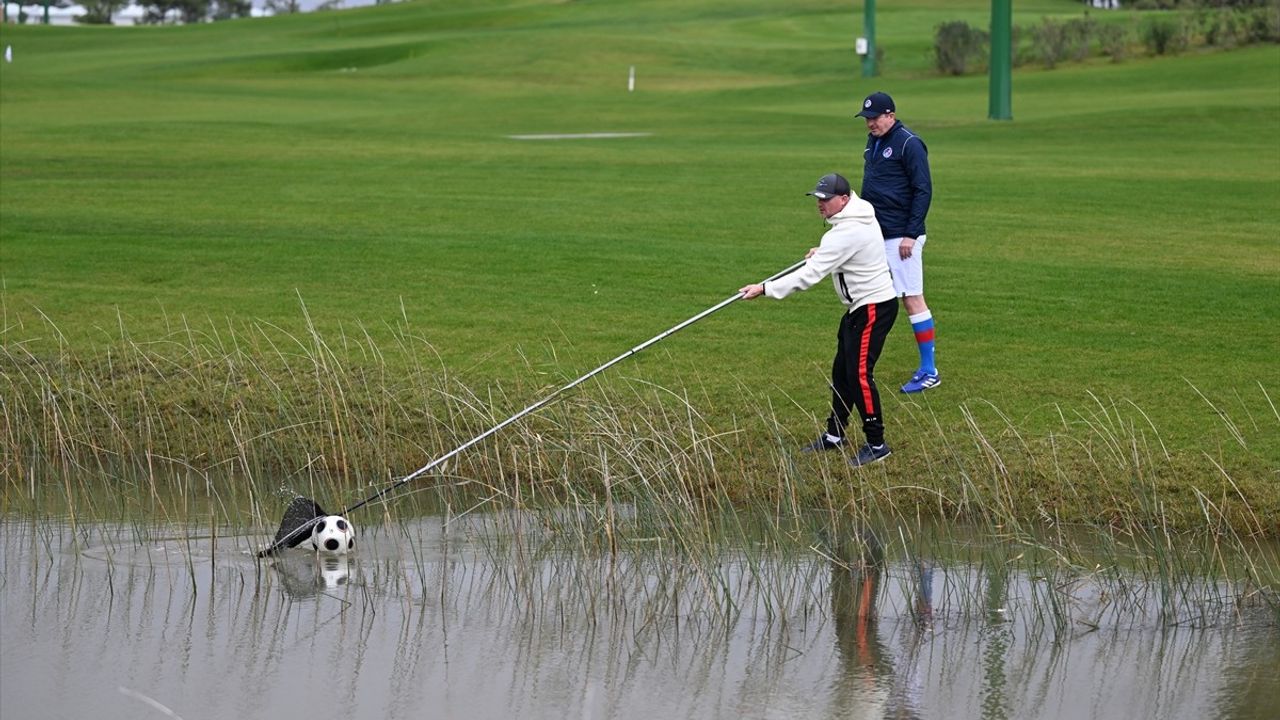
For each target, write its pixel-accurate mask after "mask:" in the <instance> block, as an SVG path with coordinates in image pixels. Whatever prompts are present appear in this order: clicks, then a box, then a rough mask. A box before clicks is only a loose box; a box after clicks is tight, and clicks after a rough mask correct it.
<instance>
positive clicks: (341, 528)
mask: <svg viewBox="0 0 1280 720" xmlns="http://www.w3.org/2000/svg"><path fill="white" fill-rule="evenodd" d="M311 547H313V548H315V549H316V551H317V552H322V553H326V554H329V555H346V554H347V553H349V552H351V551H352V550H354V549H355V547H356V529H355V528H354V527H352V526H351V523H349V522H347V519H346V518H344V517H342V516H341V515H329V516H327V517H322V518H320V520H319V521H317V522H316V524H315V526H314V527H312V528H311Z"/></svg>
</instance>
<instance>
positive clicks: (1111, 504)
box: [0, 319, 1280, 631]
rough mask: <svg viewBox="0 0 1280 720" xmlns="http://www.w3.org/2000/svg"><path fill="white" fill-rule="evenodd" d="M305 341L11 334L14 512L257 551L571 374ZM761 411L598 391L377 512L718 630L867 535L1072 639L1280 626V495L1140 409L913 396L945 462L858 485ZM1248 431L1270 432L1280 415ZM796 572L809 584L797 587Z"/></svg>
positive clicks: (378, 339)
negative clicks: (959, 567)
mask: <svg viewBox="0 0 1280 720" xmlns="http://www.w3.org/2000/svg"><path fill="white" fill-rule="evenodd" d="M306 326H307V328H308V331H307V332H306V333H304V334H300V335H298V334H291V333H289V332H287V331H285V330H284V329H282V328H279V327H275V326H271V325H267V324H247V325H235V324H231V323H227V324H222V325H219V324H216V323H213V322H206V323H203V324H200V325H196V324H193V323H191V322H189V321H187V320H185V319H180V320H176V321H175V322H174V324H173V326H172V328H171V332H169V333H168V334H167V335H166V336H164V337H162V338H159V339H152V340H143V339H138V338H134V337H132V336H131V335H130V334H129V332H128V329H127V327H126V326H125V324H124V323H123V322H121V323H120V324H119V326H118V327H117V328H115V329H114V331H113V333H112V335H111V340H110V342H109V343H107V344H106V345H105V347H104V349H101V350H95V351H93V352H86V351H85V350H83V349H81V348H74V347H71V346H70V345H69V343H67V342H66V340H65V339H64V338H63V337H62V335H61V334H60V333H59V332H58V329H57V327H56V325H54V324H53V323H52V322H49V321H47V320H46V321H45V324H44V326H43V327H42V328H38V329H37V328H25V327H24V328H14V327H8V328H6V329H5V331H4V335H3V340H4V342H3V344H2V345H0V383H3V385H2V387H0V451H2V453H0V454H2V455H3V461H2V462H3V484H2V485H0V502H2V506H0V507H2V510H3V512H4V513H5V514H16V515H24V516H30V517H34V518H41V517H57V518H65V519H66V520H67V521H68V522H70V523H71V524H72V526H73V527H74V526H75V525H76V524H77V523H82V522H86V521H100V520H125V521H128V522H131V523H134V526H135V527H136V528H138V530H137V533H138V534H139V536H143V535H146V534H148V533H149V532H151V531H152V530H160V529H164V528H170V527H172V526H174V525H179V526H181V525H186V526H190V525H204V526H207V527H208V528H209V529H210V530H209V532H210V534H212V535H215V536H217V535H223V536H227V535H230V536H246V535H251V534H253V533H261V534H263V536H264V538H265V536H266V535H267V534H269V533H270V532H272V531H273V530H274V527H275V524H276V522H277V520H278V517H279V515H278V513H279V512H280V510H281V508H283V506H284V504H285V502H286V501H287V500H288V499H289V498H290V497H292V496H293V495H295V494H303V495H307V496H309V497H313V498H315V499H317V500H318V501H319V502H320V503H321V504H322V505H325V506H326V507H328V508H330V509H331V511H335V510H337V509H339V508H341V507H343V506H346V505H348V504H351V503H353V502H355V501H356V500H359V499H362V498H363V497H365V496H367V495H369V494H371V493H372V492H373V491H374V490H376V489H380V488H381V487H384V486H385V484H386V483H388V482H391V481H394V480H396V479H398V478H399V477H402V476H404V475H405V474H407V473H408V472H409V471H411V470H412V469H413V468H415V467H420V466H422V465H424V464H425V463H426V462H427V461H428V460H430V459H432V458H435V457H438V456H440V455H443V454H445V453H446V452H448V451H449V450H451V449H453V448H455V447H457V446H458V445H461V444H463V443H464V442H466V441H467V440H469V439H471V438H473V437H475V436H476V435H479V434H480V433H482V432H483V431H485V430H487V429H488V428H490V427H493V426H494V425H496V424H497V423H498V422H500V421H502V420H503V419H505V418H506V417H507V416H508V415H509V414H511V413H513V412H514V410H515V409H519V408H521V407H524V406H526V405H527V404H528V402H530V401H531V399H538V398H541V397H543V396H545V395H546V394H547V393H548V392H549V391H550V390H551V389H554V388H555V387H559V386H560V385H561V384H563V382H562V379H561V378H553V379H551V381H550V382H547V380H546V379H545V378H543V377H541V376H540V375H539V373H538V372H537V371H536V370H535V369H534V368H526V369H524V371H523V372H512V373H511V377H510V378H509V379H508V380H506V381H504V382H488V383H484V382H483V381H475V380H474V379H469V378H465V377H463V376H460V375H458V374H456V373H455V372H453V371H452V370H451V369H450V368H449V367H447V366H445V365H444V364H443V363H440V362H439V361H438V360H436V355H435V353H434V352H433V350H432V348H431V345H430V343H428V342H427V341H426V340H424V339H423V338H422V337H421V336H420V335H418V334H416V333H415V332H414V331H413V329H412V328H411V327H409V325H408V323H407V322H404V323H402V324H400V325H398V326H395V327H386V328H378V329H377V330H376V331H372V330H370V329H366V328H355V329H353V330H351V331H344V332H341V333H339V334H338V336H337V337H331V338H327V337H322V336H321V335H320V333H318V332H316V331H315V330H314V328H313V327H312V326H311V325H310V323H309V322H308V323H307V324H306ZM19 330H20V331H21V332H19ZM19 336H21V337H24V338H33V339H27V340H17V339H15V338H17V337H19ZM566 375H568V373H566ZM567 379H569V378H568V377H565V378H563V380H567ZM1259 390H1260V391H1261V392H1262V393H1263V394H1264V395H1266V393H1267V389H1266V388H1265V387H1262V386H1259ZM752 392H753V391H752V390H750V389H748V388H742V393H744V394H747V395H750V394H751V393H752ZM1202 397H1203V396H1202ZM1205 402H1210V401H1209V400H1208V399H1207V398H1205ZM1268 402H1270V400H1269V396H1268ZM1210 404H1211V405H1212V403H1210ZM753 405H754V406H756V407H758V408H759V410H758V411H757V412H756V413H755V414H754V415H747V416H744V415H737V416H733V417H727V418H726V417H723V416H721V415H720V414H718V413H716V412H715V411H714V410H713V409H710V408H713V407H714V405H713V403H708V402H707V400H706V398H703V397H700V396H699V395H698V394H697V393H696V392H695V391H691V390H689V389H687V388H679V387H676V388H672V387H664V386H660V385H657V384H654V383H651V382H648V381H646V380H644V379H637V378H625V377H624V378H619V379H614V380H602V381H600V382H597V383H595V384H594V385H591V386H585V387H583V388H580V389H579V391H575V392H574V393H573V394H570V395H568V396H566V397H565V398H563V399H562V400H561V401H560V402H557V403H555V404H553V405H551V406H549V407H548V408H546V409H544V410H543V411H541V412H539V413H538V414H536V415H533V416H531V417H529V418H527V419H525V420H524V421H523V422H521V423H520V424H518V425H516V426H513V427H512V428H510V429H509V432H506V433H505V434H503V435H502V436H501V437H498V438H495V439H494V440H493V442H490V443H487V444H485V445H482V446H478V447H477V448H475V452H474V453H469V454H468V455H467V456H466V457H463V458H459V459H458V460H457V461H456V462H453V463H451V464H450V466H448V467H445V468H442V469H441V472H440V473H438V474H437V475H436V476H433V477H430V478H423V479H422V480H420V481H418V482H416V483H415V484H414V485H411V486H408V487H407V488H406V492H405V493H403V494H402V495H400V496H399V497H397V498H396V499H394V500H393V501H392V502H391V503H389V504H383V505H380V506H378V508H380V510H381V516H380V517H379V516H378V515H377V514H375V513H370V515H367V516H366V519H365V520H364V522H366V523H367V522H369V519H372V520H373V521H375V522H378V523H380V524H385V525H386V527H388V528H392V529H393V528H394V526H395V522H396V521H397V518H403V517H409V516H413V515H416V514H418V513H421V512H424V511H426V510H427V509H428V508H430V509H432V510H433V511H440V512H443V513H444V514H445V515H446V517H449V518H454V519H456V518H465V517H467V516H468V515H470V514H474V513H477V512H484V513H490V512H493V513H499V517H509V518H511V523H512V525H511V526H510V527H509V528H508V530H509V531H508V532H503V533H500V534H499V535H498V537H501V538H502V540H501V541H500V542H499V544H498V545H497V546H496V547H494V548H493V550H494V552H495V553H496V554H499V555H502V556H504V557H510V558H514V559H515V560H516V564H515V567H516V568H520V567H532V566H533V564H534V563H535V561H537V560H538V559H540V558H545V557H546V556H547V554H548V553H565V552H568V551H572V553H573V554H574V555H575V556H577V557H583V558H600V559H604V560H607V559H609V558H617V557H620V556H625V557H628V558H632V559H631V560H629V561H628V562H630V563H632V564H633V565H634V566H636V567H641V568H647V569H648V570H652V572H654V573H657V574H661V572H662V568H668V569H670V568H673V567H677V566H679V567H683V568H686V569H687V570H688V572H689V573H690V577H691V578H692V579H693V582H694V584H695V585H696V587H697V588H698V592H699V593H700V594H701V595H702V596H704V597H705V598H706V599H707V600H709V601H710V602H711V603H712V604H713V605H714V606H716V607H718V608H720V610H721V611H722V612H723V613H724V614H725V615H726V616H731V615H732V614H733V613H735V612H737V610H738V608H739V607H740V605H741V598H740V597H739V596H738V595H737V593H739V592H740V591H741V585H740V583H739V581H738V580H736V579H731V578H730V577H729V576H728V575H726V574H725V572H724V571H723V567H724V562H725V560H724V559H725V558H726V557H727V556H730V555H731V556H733V557H734V558H735V559H734V561H733V565H734V566H735V567H738V568H739V570H740V571H741V572H742V573H743V574H744V576H745V577H747V578H750V579H751V581H750V582H749V583H748V585H749V586H750V587H751V588H753V590H752V592H754V593H756V594H757V595H756V596H757V597H759V598H763V602H762V606H763V607H764V608H765V609H766V611H767V612H768V613H770V614H773V613H775V612H776V614H777V617H779V618H786V617H789V616H791V614H792V611H793V610H794V608H791V607H788V606H787V604H788V603H792V602H794V600H793V599H794V598H796V597H798V596H803V593H799V594H797V592H796V588H797V587H800V588H807V587H808V588H811V587H815V584H814V583H815V581H814V578H815V577H816V576H815V574H814V573H815V571H814V565H813V563H812V560H813V558H814V556H815V555H816V556H818V557H820V558H824V559H826V560H827V561H829V562H831V563H833V566H834V567H843V568H849V567H854V566H858V565H859V564H862V565H865V564H866V559H865V556H864V555H863V554H860V552H861V551H859V552H855V551H854V550H853V549H851V546H850V545H849V544H848V539H849V538H857V539H858V541H857V542H856V543H855V545H857V544H859V543H861V544H862V545H865V542H864V541H865V539H866V538H867V537H872V536H873V537H875V538H876V542H877V543H879V544H880V545H881V546H882V547H883V548H886V549H887V550H888V552H889V554H890V556H891V557H894V558H896V560H897V561H898V562H901V563H903V565H904V566H906V567H926V566H928V565H929V564H930V563H933V562H937V561H938V560H939V559H940V558H951V559H957V558H959V559H960V561H961V562H964V563H969V564H975V565H977V566H979V567H981V568H984V571H983V572H982V573H981V575H982V576H983V577H987V578H998V577H1001V576H1002V575H1003V574H1005V573H1007V572H1008V571H1009V568H1011V567H1017V568H1020V569H1021V570H1023V571H1025V572H1028V573H1030V574H1031V575H1032V576H1034V577H1036V578H1041V579H1042V580H1043V582H1042V583H1040V584H1037V585H1036V587H1037V588H1040V589H1041V590H1042V591H1043V592H1044V597H1043V603H1041V604H1040V606H1041V607H1044V608H1047V609H1048V610H1047V614H1046V622H1049V623H1050V624H1052V625H1053V627H1055V628H1056V629H1057V630H1059V631H1062V630H1065V629H1066V627H1067V626H1068V625H1069V624H1070V623H1072V622H1075V621H1077V620H1078V617H1077V616H1076V615H1074V614H1073V612H1072V610H1071V605H1072V598H1073V597H1074V595H1073V592H1074V591H1075V590H1079V589H1080V588H1088V589H1090V590H1089V591H1090V592H1094V591H1096V592H1102V593H1103V594H1105V595H1106V596H1107V597H1108V598H1111V600H1109V601H1108V602H1113V603H1116V604H1117V605H1118V606H1123V605H1124V604H1126V603H1132V604H1133V605H1135V606H1137V605H1145V604H1146V600H1145V599H1137V598H1136V597H1135V595H1137V594H1140V593H1153V592H1154V593H1156V594H1157V595H1158V596H1159V597H1158V598H1157V599H1158V602H1159V605H1160V607H1161V608H1163V611H1162V612H1163V616H1162V617H1163V619H1164V621H1166V622H1169V623H1184V622H1195V621H1196V620H1195V619H1194V618H1191V617H1189V615H1190V614H1194V612H1195V611H1194V610H1189V608H1208V607H1222V606H1226V605H1231V604H1233V603H1234V604H1238V605H1241V606H1246V605H1249V604H1261V605H1263V606H1266V607H1270V608H1273V609H1274V611H1275V612H1277V613H1280V602H1277V596H1276V593H1277V587H1280V561H1278V560H1277V557H1276V553H1275V549H1274V545H1269V544H1268V543H1269V539H1274V537H1275V536H1276V535H1277V534H1280V528H1278V527H1277V523H1276V518H1277V516H1278V515H1277V502H1278V501H1277V494H1276V493H1275V491H1274V490H1270V492H1269V493H1268V491H1267V490H1266V488H1265V487H1262V482H1263V481H1264V480H1265V478H1261V479H1258V478H1248V479H1245V480H1241V479H1238V478H1234V477H1232V475H1231V474H1230V473H1229V472H1227V471H1226V470H1225V468H1226V467H1227V463H1226V462H1224V461H1223V460H1222V459H1221V458H1220V457H1218V456H1212V455H1208V454H1205V455H1203V456H1194V455H1189V454H1187V453H1178V452H1175V451H1174V450H1171V449H1170V448H1168V447H1166V446H1165V444H1164V442H1163V441H1162V439H1161V437H1160V433H1159V431H1158V429H1157V425H1156V423H1155V422H1153V421H1152V419H1151V418H1149V417H1148V416H1147V415H1146V414H1145V413H1144V412H1143V410H1142V408H1141V407H1140V406H1139V405H1138V404H1136V403H1134V402H1132V401H1129V400H1114V399H1108V398H1103V397H1096V396H1094V397H1091V399H1090V402H1089V404H1088V405H1086V406H1084V407H1080V408H1060V407H1055V408H1053V409H1052V411H1053V412H1054V413H1056V422H1054V423H1052V425H1051V427H1052V428H1053V429H1052V430H1051V431H1050V432H1048V433H1044V432H1039V433H1037V434H1033V433H1031V432H1029V431H1028V430H1025V429H1022V428H1021V427H1020V422H1019V421H1017V420H1015V419H1013V418H1010V417H1007V416H1006V415H1005V414H1003V413H1002V412H1001V410H1000V408H999V407H998V406H997V405H996V404H995V403H993V402H989V401H967V402H965V403H964V404H962V405H961V406H960V407H959V411H958V413H957V412H944V411H943V409H941V408H937V407H933V406H931V405H930V404H929V403H928V402H927V401H923V400H922V401H912V402H906V403H904V404H903V405H902V407H901V411H902V415H903V417H904V419H903V420H902V422H903V423H904V424H906V425H909V426H910V427H913V428H915V429H916V430H915V431H916V432H917V433H918V434H919V435H920V436H921V437H922V440H921V442H922V443H926V444H927V445H928V446H929V447H930V448H931V450H932V451H931V452H929V453H922V454H921V457H920V458H918V459H917V460H915V461H911V460H904V461H902V462H896V461H897V460H898V458H897V456H895V458H894V460H895V462H893V463H884V464H881V465H878V466H873V467H871V468H867V469H864V470H861V471H854V470H851V469H850V468H848V467H847V465H846V464H845V463H844V459H843V458H842V457H841V456H839V455H824V456H820V457H810V456H805V455H801V454H799V453H797V452H795V450H794V448H795V447H796V445H797V444H798V440H799V439H798V438H797V437H795V436H794V435H793V433H792V432H790V431H789V430H788V429H786V428H785V426H784V421H783V420H781V419H780V413H778V412H776V411H775V410H774V409H773V408H772V407H771V406H770V404H769V401H768V398H765V397H761V398H760V399H759V402H756V403H753ZM1271 407H1272V408H1273V410H1274V404H1272V405H1271ZM1219 414H1220V416H1221V417H1222V418H1223V422H1225V423H1230V424H1231V427H1233V428H1235V427H1237V426H1236V424H1235V423H1233V421H1232V420H1231V419H1230V417H1229V416H1228V414H1227V413H1225V412H1223V411H1220V412H1219ZM955 418H959V420H958V421H957V420H956V419H955ZM812 420H813V423H812V426H811V427H817V426H818V422H817V418H812ZM1250 422H1251V423H1252V425H1253V428H1254V429H1255V430H1261V429H1264V428H1270V430H1271V431H1275V430H1277V429H1280V414H1277V415H1276V416H1275V417H1273V418H1261V419H1259V418H1250ZM807 429H808V428H805V429H804V430H805V431H806V433H807ZM1233 435H1234V436H1237V437H1239V438H1240V441H1239V445H1240V446H1241V447H1242V448H1243V447H1244V446H1246V445H1247V442H1246V438H1245V435H1244V433H1242V432H1240V431H1238V430H1237V432H1235V433H1233ZM504 513H506V514H504ZM357 520H358V521H360V519H357ZM961 527H963V528H964V530H963V531H961V530H955V531H953V532H950V533H949V531H947V530H945V528H961ZM939 528H943V530H942V531H941V534H939ZM868 533H870V535H868ZM975 538H976V539H978V540H977V541H976V543H975ZM974 547H976V548H978V549H977V551H976V552H975V551H974V550H973V548H974ZM780 559H781V561H782V562H783V565H784V566H787V567H792V568H795V572H794V573H779V572H778V571H777V567H778V566H777V563H778V562H779V561H780ZM766 567H767V571H766ZM648 570H645V571H646V572H647V571H648ZM518 576H519V574H518V572H517V575H516V577H518ZM513 582H515V580H513ZM753 583H754V584H753ZM1099 588H1101V590H1099ZM962 594H963V593H962ZM969 595H971V596H972V604H973V605H974V606H975V607H978V606H981V605H982V604H983V603H984V602H985V601H984V600H983V598H982V593H979V592H972V593H968V595H966V596H969ZM1201 620H1204V618H1201Z"/></svg>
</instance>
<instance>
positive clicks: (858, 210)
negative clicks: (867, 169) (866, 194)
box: [827, 195, 876, 225]
mask: <svg viewBox="0 0 1280 720" xmlns="http://www.w3.org/2000/svg"><path fill="white" fill-rule="evenodd" d="M846 222H855V223H860V224H862V225H872V224H875V222H876V210H875V208H873V207H871V203H869V202H867V201H866V200H863V199H862V198H860V197H858V196H857V195H850V196H849V203H848V204H847V205H845V206H844V208H843V209H842V210H841V211H840V212H838V213H836V214H835V215H832V216H831V217H829V218H827V223H828V224H830V225H839V224H840V223H846Z"/></svg>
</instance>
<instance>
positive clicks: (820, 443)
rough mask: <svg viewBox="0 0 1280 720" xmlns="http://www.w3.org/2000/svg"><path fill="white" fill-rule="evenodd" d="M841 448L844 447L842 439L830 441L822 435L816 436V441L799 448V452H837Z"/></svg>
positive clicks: (824, 434) (825, 435)
mask: <svg viewBox="0 0 1280 720" xmlns="http://www.w3.org/2000/svg"><path fill="white" fill-rule="evenodd" d="M842 447H844V438H842V437H841V438H836V439H835V440H832V439H831V438H829V437H828V436H827V434H826V433H823V434H821V435H819V436H818V439H817V440H814V441H813V442H811V443H809V444H808V445H805V446H804V447H802V448H800V452H807V453H810V452H824V451H826V450H839V449H840V448H842Z"/></svg>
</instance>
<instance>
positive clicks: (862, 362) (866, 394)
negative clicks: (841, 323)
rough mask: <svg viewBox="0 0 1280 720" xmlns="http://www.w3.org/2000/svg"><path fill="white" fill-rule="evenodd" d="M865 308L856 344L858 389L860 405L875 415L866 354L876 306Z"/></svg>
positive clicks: (875, 409) (869, 346) (874, 319)
mask: <svg viewBox="0 0 1280 720" xmlns="http://www.w3.org/2000/svg"><path fill="white" fill-rule="evenodd" d="M866 308H867V324H866V325H865V326H864V327H863V328H862V338H861V339H860V341H859V342H858V387H861V388H862V403H863V405H865V406H866V408H867V412H866V414H867V415H876V414H878V412H879V411H878V410H877V408H876V403H875V400H874V399H872V396H871V383H870V382H869V381H868V379H867V353H869V352H871V329H872V328H873V327H875V324H876V306H875V304H874V303H873V304H870V305H867V306H866Z"/></svg>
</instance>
